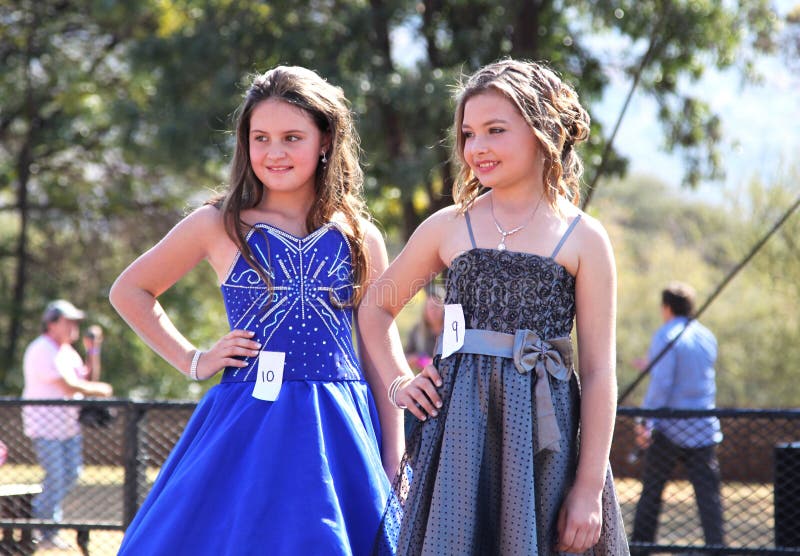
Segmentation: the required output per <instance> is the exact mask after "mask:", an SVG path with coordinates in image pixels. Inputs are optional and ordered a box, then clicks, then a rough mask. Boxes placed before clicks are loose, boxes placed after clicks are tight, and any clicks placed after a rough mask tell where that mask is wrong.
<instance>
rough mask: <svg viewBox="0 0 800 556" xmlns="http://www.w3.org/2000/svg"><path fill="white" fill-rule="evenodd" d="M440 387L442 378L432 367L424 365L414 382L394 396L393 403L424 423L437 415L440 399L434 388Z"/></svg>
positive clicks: (440, 403) (440, 404)
mask: <svg viewBox="0 0 800 556" xmlns="http://www.w3.org/2000/svg"><path fill="white" fill-rule="evenodd" d="M441 385H442V377H440V376H439V372H438V371H437V370H436V367H434V366H433V365H426V366H425V368H424V369H422V372H421V373H419V374H418V375H417V376H416V377H414V380H412V381H411V382H409V383H408V384H407V385H405V386H404V387H403V388H400V389H399V390H398V391H397V394H396V395H395V401H397V404H398V405H400V406H401V407H405V408H406V409H408V410H409V411H410V412H411V413H412V415H414V416H415V417H416V418H417V419H419V420H420V421H425V420H426V419H427V418H428V416H431V417H436V416H437V415H439V411H438V409H439V408H440V407H442V398H440V397H439V393H438V392H437V391H436V388H437V387H439V386H441Z"/></svg>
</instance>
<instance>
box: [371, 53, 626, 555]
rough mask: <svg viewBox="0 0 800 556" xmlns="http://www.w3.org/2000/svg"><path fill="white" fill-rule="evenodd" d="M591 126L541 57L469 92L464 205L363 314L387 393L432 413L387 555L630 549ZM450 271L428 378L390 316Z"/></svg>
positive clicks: (413, 446)
mask: <svg viewBox="0 0 800 556" xmlns="http://www.w3.org/2000/svg"><path fill="white" fill-rule="evenodd" d="M588 136H589V116H588V114H587V113H586V111H585V110H584V109H583V107H582V106H581V105H580V103H579V102H578V97H577V94H576V93H575V91H574V90H573V89H572V88H571V87H570V86H569V85H567V84H566V83H564V82H562V81H561V80H560V79H559V78H558V77H557V76H556V75H555V73H553V72H552V71H551V70H549V69H547V68H546V67H544V66H543V65H541V64H537V63H531V62H522V61H515V60H510V59H506V60H502V61H499V62H496V63H494V64H490V65H488V66H486V67H484V68H482V69H480V70H478V71H477V72H476V73H475V74H474V75H472V76H471V77H469V79H468V80H467V81H466V83H464V84H463V85H462V87H461V89H460V92H459V94H458V97H457V109H456V114H455V159H456V160H457V161H458V162H460V166H461V169H460V173H459V175H458V179H457V180H456V185H455V186H454V188H453V197H454V199H455V202H456V204H455V205H454V206H451V207H448V208H446V209H443V210H441V211H439V212H437V213H436V214H434V215H433V216H431V217H430V218H428V219H427V220H426V221H425V222H423V223H422V224H421V225H420V227H419V228H418V229H417V230H416V232H415V233H414V234H413V236H412V237H411V239H410V240H409V242H408V244H407V245H406V247H405V249H403V251H402V253H400V255H399V256H398V257H397V259H396V260H395V261H394V262H393V263H392V265H391V266H390V267H389V268H388V269H387V270H386V272H385V273H384V274H383V276H382V277H381V278H380V279H379V280H378V281H377V282H375V283H374V284H373V285H372V286H371V287H370V288H369V290H368V291H367V293H366V298H365V300H364V302H363V303H362V306H361V308H360V310H359V321H360V325H361V329H362V330H363V335H364V340H365V343H366V347H367V350H368V353H369V356H370V358H371V359H373V360H374V362H375V363H376V365H377V368H378V369H379V371H380V372H381V374H382V377H383V381H384V385H385V386H386V388H387V393H388V396H389V399H390V400H391V402H392V403H393V404H395V405H396V406H397V407H398V408H403V409H406V408H407V409H408V411H410V412H411V413H412V414H413V415H414V416H415V417H416V418H417V419H418V420H419V421H418V425H417V426H416V427H415V430H414V431H413V432H412V434H411V435H410V437H409V440H408V445H407V448H406V455H405V457H404V458H403V459H402V461H399V462H396V465H397V470H396V473H395V477H396V478H395V490H394V495H393V496H392V499H391V500H390V502H389V504H388V507H387V512H386V514H385V516H384V525H385V527H386V529H389V530H393V532H394V533H395V535H394V537H393V542H392V543H391V545H389V546H387V545H382V546H377V547H376V552H379V553H381V552H384V553H386V552H392V551H395V552H396V553H397V554H400V555H407V554H431V555H444V554H458V555H464V554H474V555H479V554H480V555H483V554H503V555H505V554H521V555H531V556H533V555H551V554H565V553H582V554H587V555H608V556H621V555H625V554H628V553H629V551H628V546H627V541H626V539H625V534H624V528H623V524H622V519H621V515H620V510H619V504H618V502H617V499H616V495H615V491H614V483H613V481H612V477H611V471H610V468H609V465H608V454H609V450H610V445H611V436H612V431H613V427H614V418H615V399H616V379H615V348H614V346H615V307H616V274H615V270H614V256H613V252H612V249H611V245H610V242H609V240H608V236H607V234H606V232H605V230H604V229H603V227H602V226H601V224H600V223H599V222H598V221H597V220H595V219H594V218H592V217H591V216H588V215H587V214H585V213H583V212H582V211H581V210H580V209H579V208H578V207H577V202H578V181H579V178H580V174H581V172H582V165H581V162H580V159H579V158H578V155H577V153H576V152H575V146H576V145H577V144H578V143H580V142H581V141H585V140H586V139H587V138H588ZM445 268H447V269H448V274H447V292H446V298H445V304H446V306H445V328H444V330H445V332H444V335H443V338H442V340H441V342H440V344H439V346H438V348H437V353H438V354H439V355H437V357H436V358H435V359H434V363H433V364H432V365H429V366H427V367H426V368H425V369H424V370H423V371H422V372H421V373H420V374H419V375H417V376H416V377H414V376H413V374H412V373H411V371H410V369H408V366H407V364H406V363H405V358H404V357H403V351H402V348H401V347H400V343H399V338H398V337H397V334H396V329H395V328H394V326H393V324H392V322H393V319H394V317H395V316H396V315H397V313H398V312H399V311H400V309H402V307H403V306H404V305H405V303H406V302H407V301H408V300H409V299H410V298H411V297H412V296H413V295H414V294H415V293H416V291H417V290H418V289H419V288H420V287H422V286H423V285H424V284H425V283H426V282H427V281H429V280H430V279H431V278H432V277H433V276H435V275H436V274H437V273H439V272H440V271H442V270H444V269H445ZM462 315H463V319H462V318H461V317H462ZM573 321H574V322H575V325H576V328H577V344H578V356H579V357H578V361H579V365H578V369H575V368H574V367H573V361H574V357H573V351H572V340H571V333H572V328H573ZM578 376H580V385H579V380H578ZM392 471H393V469H389V472H392Z"/></svg>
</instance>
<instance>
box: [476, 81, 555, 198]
mask: <svg viewBox="0 0 800 556" xmlns="http://www.w3.org/2000/svg"><path fill="white" fill-rule="evenodd" d="M461 133H462V136H463V147H462V148H463V153H464V160H465V161H466V163H467V164H468V165H469V167H470V169H471V170H472V173H473V174H474V175H475V176H476V177H477V178H478V179H479V180H480V182H481V184H482V185H484V186H485V187H491V188H506V187H531V186H533V184H535V183H536V182H537V181H538V182H540V183H541V176H542V163H543V160H542V152H541V147H540V145H539V140H538V139H537V138H536V136H535V135H534V133H533V130H532V129H531V128H530V126H529V125H528V123H527V122H526V121H525V118H523V117H522V114H520V113H519V111H518V110H517V108H516V107H515V106H514V104H512V102H511V101H510V100H508V98H506V96H505V95H503V94H502V93H500V92H497V91H493V90H489V91H486V92H482V93H479V94H477V95H475V96H473V97H471V98H470V99H469V100H467V102H466V104H465V105H464V118H463V121H462V123H461Z"/></svg>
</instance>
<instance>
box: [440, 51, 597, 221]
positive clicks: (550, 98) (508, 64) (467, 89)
mask: <svg viewBox="0 0 800 556" xmlns="http://www.w3.org/2000/svg"><path fill="white" fill-rule="evenodd" d="M487 91H497V92H499V93H500V94H502V95H504V96H505V97H506V98H508V100H510V101H511V103H512V104H513V105H514V106H516V108H517V110H519V112H520V114H522V117H523V118H525V121H526V122H527V123H528V125H529V126H530V127H531V129H532V130H533V133H534V135H536V138H537V139H538V140H539V143H540V145H541V147H542V151H543V154H544V159H545V161H544V170H543V173H542V181H543V182H544V186H545V190H544V193H545V196H546V198H547V201H548V202H549V203H550V205H551V206H552V207H553V208H554V209H556V210H557V211H558V205H557V201H558V198H559V197H562V196H563V197H565V198H567V199H569V200H570V201H571V202H572V203H574V204H576V205H577V204H578V201H579V200H580V183H579V182H580V177H581V174H582V173H583V163H582V162H581V159H580V157H579V156H578V154H577V153H576V152H575V146H576V145H577V144H578V143H580V142H581V141H585V140H586V139H588V138H589V114H588V113H587V112H586V110H584V108H583V106H581V104H580V102H579V101H578V94H577V93H576V92H575V90H574V89H573V88H572V87H571V86H569V85H568V84H567V83H565V82H563V81H562V80H561V79H560V78H559V77H558V76H557V75H556V74H555V73H554V72H553V71H552V70H550V69H548V68H547V67H545V66H544V65H542V64H540V63H537V62H529V61H521V60H513V59H510V58H507V59H503V60H499V61H497V62H494V63H492V64H489V65H487V66H484V67H482V68H481V69H479V70H478V71H476V72H475V73H474V74H472V75H471V76H469V77H468V78H467V80H466V82H463V83H461V84H460V85H459V87H458V89H457V91H456V102H457V106H456V113H455V119H454V133H455V141H454V145H453V147H454V148H453V158H454V161H455V163H456V165H457V166H458V174H457V176H456V180H455V183H454V184H453V198H454V199H455V201H456V204H457V205H458V206H459V211H461V212H463V211H465V210H467V209H468V208H469V207H470V206H471V205H472V203H473V202H474V201H475V199H476V198H477V197H478V195H479V194H480V193H481V187H482V186H481V184H480V182H479V181H478V178H477V177H476V176H475V175H474V174H473V173H472V170H471V169H470V167H469V165H468V164H467V161H466V159H465V158H464V133H463V131H462V130H461V125H462V124H463V122H464V106H465V105H466V103H467V101H468V100H469V99H470V98H472V97H474V96H475V95H478V94H480V93H485V92H487Z"/></svg>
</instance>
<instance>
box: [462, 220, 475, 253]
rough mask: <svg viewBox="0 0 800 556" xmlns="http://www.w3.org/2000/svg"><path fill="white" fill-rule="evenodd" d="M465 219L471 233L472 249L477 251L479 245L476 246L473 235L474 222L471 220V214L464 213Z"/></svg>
mask: <svg viewBox="0 0 800 556" xmlns="http://www.w3.org/2000/svg"><path fill="white" fill-rule="evenodd" d="M464 218H466V219H467V231H468V232H469V241H470V243H472V248H473V249H477V247H478V246H477V245H475V235H474V234H473V233H472V222H470V220H469V212H465V213H464Z"/></svg>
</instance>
